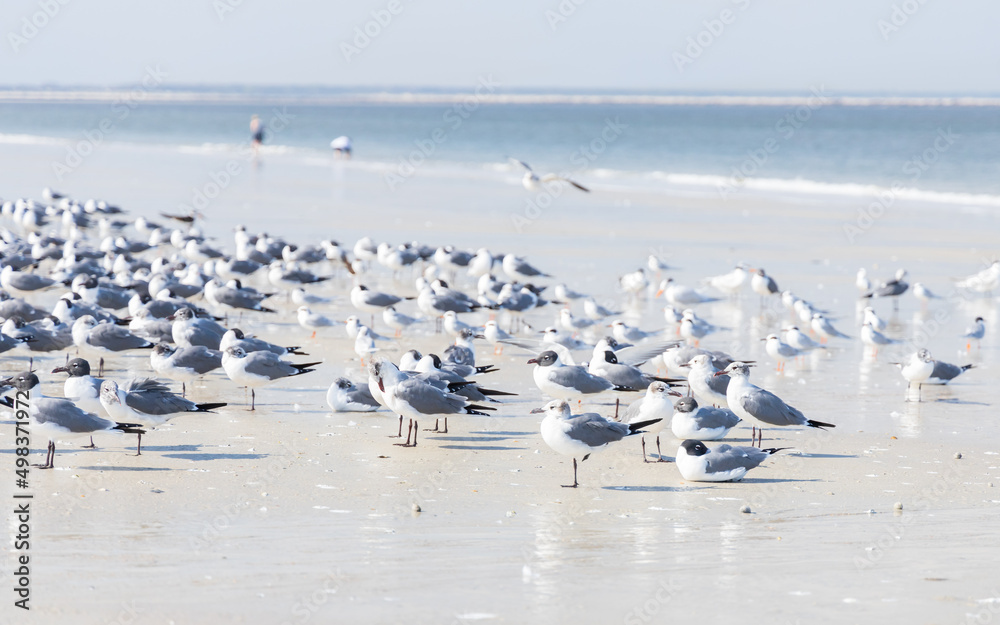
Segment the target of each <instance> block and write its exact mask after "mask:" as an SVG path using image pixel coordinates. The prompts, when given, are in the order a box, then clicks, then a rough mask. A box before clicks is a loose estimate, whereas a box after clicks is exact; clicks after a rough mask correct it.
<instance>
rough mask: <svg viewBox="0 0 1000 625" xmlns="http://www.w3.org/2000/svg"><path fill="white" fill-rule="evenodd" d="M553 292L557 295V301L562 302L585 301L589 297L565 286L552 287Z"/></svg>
mask: <svg viewBox="0 0 1000 625" xmlns="http://www.w3.org/2000/svg"><path fill="white" fill-rule="evenodd" d="M552 292H553V293H554V294H555V299H557V300H559V301H560V302H569V301H572V300H577V299H583V298H585V297H587V295H586V294H584V293H579V292H577V291H574V290H573V289H571V288H569V287H568V286H566V285H565V284H557V285H555V286H554V287H552Z"/></svg>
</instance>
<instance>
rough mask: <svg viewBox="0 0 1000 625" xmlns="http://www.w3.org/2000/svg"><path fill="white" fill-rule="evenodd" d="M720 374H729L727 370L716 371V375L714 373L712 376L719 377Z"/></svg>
mask: <svg viewBox="0 0 1000 625" xmlns="http://www.w3.org/2000/svg"><path fill="white" fill-rule="evenodd" d="M720 375H727V374H726V372H725V371H716V372H715V375H714V376H712V377H715V378H717V377H719V376H720Z"/></svg>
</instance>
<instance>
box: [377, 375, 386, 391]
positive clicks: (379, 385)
mask: <svg viewBox="0 0 1000 625" xmlns="http://www.w3.org/2000/svg"><path fill="white" fill-rule="evenodd" d="M378 390H379V392H382V393H384V392H385V385H384V384H382V378H379V379H378Z"/></svg>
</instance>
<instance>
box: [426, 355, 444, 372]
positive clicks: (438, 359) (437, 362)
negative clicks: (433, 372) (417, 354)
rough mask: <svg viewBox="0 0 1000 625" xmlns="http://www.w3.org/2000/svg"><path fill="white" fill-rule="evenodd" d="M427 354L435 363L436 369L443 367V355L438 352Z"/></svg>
mask: <svg viewBox="0 0 1000 625" xmlns="http://www.w3.org/2000/svg"><path fill="white" fill-rule="evenodd" d="M427 355H428V356H430V357H431V362H433V363H434V368H435V369H440V368H441V357H440V356H438V355H437V354H427Z"/></svg>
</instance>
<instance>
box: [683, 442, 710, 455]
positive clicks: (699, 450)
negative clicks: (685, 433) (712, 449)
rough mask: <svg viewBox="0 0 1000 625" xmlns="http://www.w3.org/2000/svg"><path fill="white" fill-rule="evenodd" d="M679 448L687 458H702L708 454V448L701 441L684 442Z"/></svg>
mask: <svg viewBox="0 0 1000 625" xmlns="http://www.w3.org/2000/svg"><path fill="white" fill-rule="evenodd" d="M681 447H682V448H683V449H684V451H685V452H687V455H689V456H704V455H705V454H707V453H708V447H705V443H703V442H701V441H690V440H689V441H684V442H683V443H681Z"/></svg>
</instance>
